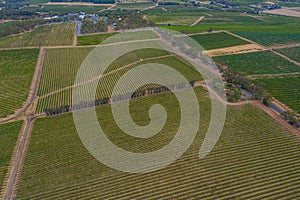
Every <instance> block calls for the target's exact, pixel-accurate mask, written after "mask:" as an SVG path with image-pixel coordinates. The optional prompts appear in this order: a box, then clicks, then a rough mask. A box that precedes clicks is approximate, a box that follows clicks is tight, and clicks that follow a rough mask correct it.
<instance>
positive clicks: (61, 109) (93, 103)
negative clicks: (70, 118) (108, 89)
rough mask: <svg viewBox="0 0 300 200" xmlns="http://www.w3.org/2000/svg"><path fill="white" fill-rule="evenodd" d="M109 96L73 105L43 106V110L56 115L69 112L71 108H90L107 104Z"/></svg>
mask: <svg viewBox="0 0 300 200" xmlns="http://www.w3.org/2000/svg"><path fill="white" fill-rule="evenodd" d="M109 101H110V99H109V98H103V99H97V100H96V101H85V102H80V103H79V104H75V105H73V107H71V106H69V105H63V106H60V107H58V108H45V109H44V112H45V113H46V115H47V116H52V115H58V114H62V113H66V112H70V111H72V110H82V109H86V108H91V107H94V106H101V105H107V104H109Z"/></svg>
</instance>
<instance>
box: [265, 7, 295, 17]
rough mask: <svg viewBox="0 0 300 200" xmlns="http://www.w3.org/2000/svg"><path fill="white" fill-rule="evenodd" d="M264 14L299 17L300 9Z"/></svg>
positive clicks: (267, 11) (268, 11) (273, 11)
mask: <svg viewBox="0 0 300 200" xmlns="http://www.w3.org/2000/svg"><path fill="white" fill-rule="evenodd" d="M264 13H268V14H275V15H285V16H291V17H300V9H299V8H281V9H275V10H266V11H264Z"/></svg>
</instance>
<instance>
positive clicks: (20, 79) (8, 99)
mask: <svg viewBox="0 0 300 200" xmlns="http://www.w3.org/2000/svg"><path fill="white" fill-rule="evenodd" d="M38 54H39V50H38V49H23V50H22V49H20V50H2V51H1V54H0V60H1V63H0V88H1V92H0V105H1V106H0V118H3V117H6V116H7V115H10V114H13V113H14V111H15V110H16V109H19V108H21V107H22V104H23V103H24V102H25V101H26V99H27V96H28V92H29V88H30V84H31V82H32V77H33V73H34V69H35V67H36V62H37V58H38Z"/></svg>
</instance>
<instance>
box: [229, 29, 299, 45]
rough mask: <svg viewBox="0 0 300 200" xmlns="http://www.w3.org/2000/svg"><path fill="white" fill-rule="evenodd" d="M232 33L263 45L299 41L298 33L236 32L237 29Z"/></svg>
mask: <svg viewBox="0 0 300 200" xmlns="http://www.w3.org/2000/svg"><path fill="white" fill-rule="evenodd" d="M234 33H235V34H237V35H240V36H242V37H244V38H247V39H249V40H252V41H255V42H257V43H259V44H262V45H265V46H271V45H280V44H286V43H295V42H300V34H299V33H272V32H271V33H270V32H238V31H236V32H234Z"/></svg>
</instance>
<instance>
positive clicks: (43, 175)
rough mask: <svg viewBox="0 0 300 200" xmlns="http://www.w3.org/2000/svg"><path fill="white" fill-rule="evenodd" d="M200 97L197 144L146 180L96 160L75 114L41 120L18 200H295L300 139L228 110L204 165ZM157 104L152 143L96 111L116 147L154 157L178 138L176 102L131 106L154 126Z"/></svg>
mask: <svg viewBox="0 0 300 200" xmlns="http://www.w3.org/2000/svg"><path fill="white" fill-rule="evenodd" d="M196 93H197V97H198V100H199V107H200V110H201V119H200V127H199V133H198V136H197V137H196V139H195V141H194V143H193V144H192V146H191V147H190V148H189V150H188V151H187V152H186V153H185V154H184V155H183V156H182V157H181V158H180V159H178V160H177V161H176V162H175V163H173V164H171V165H170V166H168V167H167V168H165V169H161V170H159V171H155V172H151V173H147V174H128V173H123V172H117V171H115V170H112V169H110V168H108V167H106V166H104V165H103V164H101V163H100V162H98V161H97V160H96V159H94V158H93V157H92V156H91V155H90V154H89V153H88V152H87V150H86V149H85V148H84V146H83V145H82V143H81V141H80V139H79V137H78V135H77V133H76V129H75V126H74V122H73V118H72V115H71V114H64V115H60V116H56V117H51V118H42V119H38V120H37V121H36V122H35V125H34V128H33V131H32V136H31V142H30V145H29V149H28V152H27V156H26V159H25V163H24V168H23V172H22V178H21V181H20V184H19V190H18V194H17V196H18V198H20V199H74V198H76V199H93V198H101V199H108V198H110V199H112V198H113V199H124V198H126V199H158V198H160V199H169V198H174V199H188V198H197V199H206V198H212V199H251V198H258V199H282V198H288V199H298V198H299V197H300V196H299V190H300V188H299V183H300V176H299V174H300V162H299V159H300V156H299V150H300V147H299V142H300V140H299V138H298V137H296V136H295V135H291V134H290V133H288V132H285V131H283V129H282V128H281V127H280V126H279V125H278V124H277V123H276V122H275V121H273V119H272V118H271V117H270V116H268V115H267V114H266V113H264V112H263V111H261V110H260V109H259V108H256V107H253V106H251V105H246V106H243V107H239V108H232V107H229V108H228V112H227V120H226V124H225V127H224V130H223V134H222V135H221V138H220V140H219V142H218V143H217V145H216V146H215V148H214V150H213V151H212V152H211V153H210V154H209V155H208V156H207V157H205V158H203V159H199V157H198V153H199V147H200V145H201V142H202V141H203V137H204V134H205V133H206V131H207V128H208V123H209V120H210V100H209V97H208V95H207V93H206V92H204V91H203V90H202V89H200V88H199V89H196ZM156 103H159V104H162V105H163V106H164V108H165V109H166V112H167V113H168V118H167V122H166V124H165V126H164V128H163V129H162V130H161V132H160V133H158V134H157V135H155V136H154V137H151V138H148V139H137V138H133V137H131V136H128V135H126V134H125V133H123V132H122V131H121V130H120V129H119V128H118V126H117V125H116V123H115V122H114V120H113V116H112V113H111V110H110V107H109V106H106V107H101V108H98V109H97V116H98V119H99V121H100V124H101V126H102V128H103V129H104V132H105V133H106V135H107V137H108V138H109V139H110V140H111V141H113V142H114V143H115V144H116V145H118V146H120V147H122V148H124V149H126V150H129V151H133V152H148V151H153V150H156V149H159V148H161V147H162V146H164V145H165V144H167V143H168V142H169V141H170V140H171V139H172V138H173V137H174V134H176V132H177V128H178V127H176V126H177V124H178V122H179V120H180V115H178V112H177V110H178V109H180V107H179V104H178V102H177V99H176V98H175V97H174V95H173V94H171V93H170V94H163V95H155V96H149V97H144V98H143V99H137V100H134V101H131V103H130V104H131V105H130V110H131V115H132V118H133V120H134V121H135V122H136V123H137V124H139V125H146V124H148V123H149V120H150V119H149V113H148V109H149V107H150V106H151V105H153V104H156ZM174 124H175V126H174ZM257 124H260V126H259V127H258V126H257ZM45 133H46V134H45ZM112 159H113V158H112Z"/></svg>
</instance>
